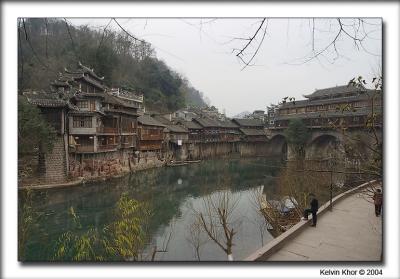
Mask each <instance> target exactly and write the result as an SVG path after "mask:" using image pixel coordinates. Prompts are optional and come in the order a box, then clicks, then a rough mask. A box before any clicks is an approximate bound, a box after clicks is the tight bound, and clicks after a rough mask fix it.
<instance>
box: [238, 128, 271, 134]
mask: <svg viewBox="0 0 400 279" xmlns="http://www.w3.org/2000/svg"><path fill="white" fill-rule="evenodd" d="M240 131H241V132H242V133H243V134H245V135H246V136H265V133H264V130H259V129H250V128H240Z"/></svg>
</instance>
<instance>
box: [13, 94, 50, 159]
mask: <svg viewBox="0 0 400 279" xmlns="http://www.w3.org/2000/svg"><path fill="white" fill-rule="evenodd" d="M55 138H56V131H55V130H54V128H53V127H52V126H51V125H50V124H48V122H47V121H46V120H45V119H44V118H43V117H42V115H41V114H40V110H39V109H38V108H37V107H36V106H34V105H31V104H29V103H28V101H27V100H26V98H25V97H23V96H19V97H18V153H19V155H24V154H29V153H32V151H37V152H42V153H46V152H48V151H51V150H52V148H53V142H54V140H55Z"/></svg>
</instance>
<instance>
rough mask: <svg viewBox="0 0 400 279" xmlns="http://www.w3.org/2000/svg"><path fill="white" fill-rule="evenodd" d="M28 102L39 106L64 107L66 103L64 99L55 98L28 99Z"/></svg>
mask: <svg viewBox="0 0 400 279" xmlns="http://www.w3.org/2000/svg"><path fill="white" fill-rule="evenodd" d="M28 100H29V102H30V103H31V104H33V105H36V106H39V107H58V108H59V107H65V106H67V105H68V103H67V102H66V101H64V100H57V99H39V98H38V99H28Z"/></svg>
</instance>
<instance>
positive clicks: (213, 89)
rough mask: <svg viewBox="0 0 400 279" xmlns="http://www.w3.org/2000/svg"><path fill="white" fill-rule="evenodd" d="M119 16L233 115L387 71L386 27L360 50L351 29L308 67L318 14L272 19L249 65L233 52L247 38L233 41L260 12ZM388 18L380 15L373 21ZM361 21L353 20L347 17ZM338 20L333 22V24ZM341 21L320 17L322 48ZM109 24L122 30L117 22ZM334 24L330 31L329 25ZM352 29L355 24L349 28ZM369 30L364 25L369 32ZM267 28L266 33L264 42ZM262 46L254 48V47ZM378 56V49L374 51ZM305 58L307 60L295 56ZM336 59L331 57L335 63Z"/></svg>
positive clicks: (98, 22) (99, 23)
mask: <svg viewBox="0 0 400 279" xmlns="http://www.w3.org/2000/svg"><path fill="white" fill-rule="evenodd" d="M68 20H69V21H70V22H71V23H73V24H76V25H79V24H88V25H89V26H92V27H94V28H97V29H98V30H100V31H101V30H103V28H104V26H105V25H107V23H108V22H109V20H110V19H109V18H108V19H107V18H104V19H99V18H96V19H93V18H92V19H90V18H88V19H68ZM117 20H118V22H119V23H120V24H121V26H123V27H124V28H125V29H126V30H128V31H129V32H130V33H131V34H133V35H134V36H137V37H138V38H141V39H144V40H146V41H148V42H150V43H151V44H152V45H153V47H155V51H156V53H157V57H158V58H159V59H161V60H164V61H165V62H166V63H167V64H168V65H169V66H170V67H171V68H172V69H174V70H176V71H178V72H179V73H181V74H182V75H184V76H186V77H187V78H188V79H189V81H190V82H191V83H192V84H193V86H194V87H195V88H197V89H198V90H200V91H201V92H203V93H204V94H205V95H206V96H207V97H208V98H209V99H210V101H211V104H212V105H215V106H216V107H217V108H218V109H219V110H220V111H221V112H223V111H224V110H225V111H226V114H227V115H228V116H233V115H235V114H237V113H240V112H242V111H250V112H252V111H254V110H256V109H263V110H265V109H266V106H267V105H269V104H271V103H278V102H279V101H281V99H282V98H283V97H285V96H293V97H296V99H301V98H302V95H305V94H310V93H312V92H313V91H314V90H315V89H316V88H319V89H320V88H326V87H332V86H336V85H343V84H347V82H348V81H349V80H350V79H352V78H353V77H355V76H359V75H361V76H363V77H366V78H367V79H368V80H371V79H372V77H373V76H375V75H376V73H378V72H379V70H380V69H381V57H380V54H381V44H382V41H381V26H380V25H379V26H376V25H370V24H365V25H364V28H366V31H367V32H369V31H372V30H377V31H375V32H372V33H370V34H369V36H368V37H367V38H366V39H365V40H364V41H363V45H364V47H365V49H366V50H367V51H368V52H370V53H373V54H370V53H366V52H365V51H364V50H362V49H361V50H357V49H356V48H355V46H354V43H353V42H352V41H351V40H350V39H349V38H346V37H345V36H344V35H345V34H344V33H342V36H341V37H340V38H339V40H338V43H337V49H338V50H339V52H340V54H341V55H343V56H345V57H340V58H339V59H337V60H336V61H335V63H334V64H331V62H332V59H333V57H334V56H335V54H334V53H333V49H332V48H330V49H329V50H328V52H326V53H325V54H326V56H327V59H325V58H324V57H320V61H318V60H313V61H311V62H308V63H305V64H302V65H293V63H299V62H300V63H301V62H304V61H305V59H304V57H306V56H307V55H309V54H310V52H311V49H312V43H311V42H312V40H311V38H312V20H311V19H295V18H292V19H287V18H275V19H269V21H268V29H267V33H266V37H265V39H264V42H263V44H262V46H261V48H260V50H259V52H258V54H257V56H256V57H255V59H254V61H253V62H254V63H255V65H256V66H252V67H247V68H245V69H244V70H242V68H243V64H241V63H240V61H239V60H238V58H237V57H236V56H235V54H234V53H232V50H233V48H240V47H241V46H243V45H244V44H245V43H246V42H247V41H244V40H232V38H234V37H245V38H248V37H249V36H251V35H252V34H254V32H255V30H256V29H257V27H258V26H259V22H260V19H257V18H220V19H215V20H214V19H206V18H203V19H201V18H191V19H183V18H149V19H144V18H119V19H117ZM367 21H368V22H369V23H375V24H376V23H378V24H380V23H381V21H380V19H375V20H373V19H368V20H367ZM351 22H353V20H351V19H347V20H344V21H343V23H345V24H348V23H351ZM331 23H332V24H331ZM335 24H336V22H335V20H334V19H333V20H330V19H316V20H315V25H314V26H315V31H314V38H315V39H314V48H315V50H319V49H322V48H323V47H325V46H326V45H327V44H329V43H330V42H331V41H332V40H333V38H334V37H335V35H336V34H337V31H338V25H335ZM109 28H111V29H114V30H118V29H119V27H118V26H117V24H116V23H115V22H112V23H111V24H110V25H109ZM329 28H331V29H330V32H328V31H329ZM345 28H347V29H346V30H347V31H348V32H354V31H352V30H353V29H352V27H350V26H347V27H345ZM361 33H363V31H361ZM261 35H262V33H259V37H257V38H258V42H259V41H260V39H261ZM256 46H257V44H256V43H255V44H254V46H252V48H249V54H251V53H253V51H254V50H255V48H256ZM374 54H377V55H379V56H377V55H374ZM298 58H301V59H300V60H295V59H298ZM328 60H329V61H328Z"/></svg>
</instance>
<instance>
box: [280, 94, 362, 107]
mask: <svg viewBox="0 0 400 279" xmlns="http://www.w3.org/2000/svg"><path fill="white" fill-rule="evenodd" d="M368 98H369V96H367V95H366V94H360V95H352V96H341V97H336V98H332V99H316V100H313V99H306V100H299V101H294V102H286V103H284V104H282V105H281V106H280V108H299V107H305V106H312V105H324V104H339V103H343V102H351V101H361V100H367V99H368Z"/></svg>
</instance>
